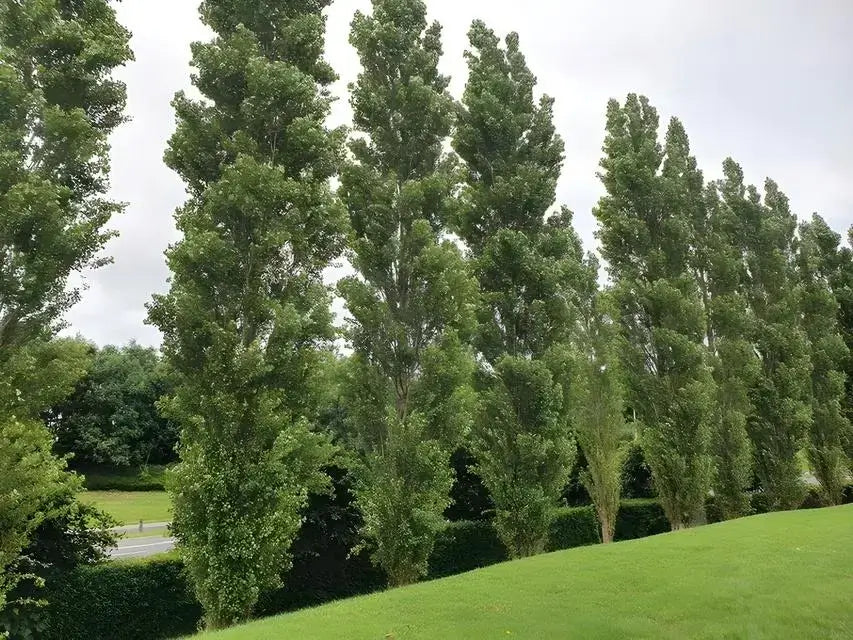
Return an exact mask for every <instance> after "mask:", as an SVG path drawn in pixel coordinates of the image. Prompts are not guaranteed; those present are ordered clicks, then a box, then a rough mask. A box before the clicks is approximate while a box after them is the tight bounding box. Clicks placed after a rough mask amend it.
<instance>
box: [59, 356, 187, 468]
mask: <svg viewBox="0 0 853 640" xmlns="http://www.w3.org/2000/svg"><path fill="white" fill-rule="evenodd" d="M91 350H92V352H93V353H92V363H91V365H90V367H89V370H88V372H87V373H86V376H85V377H84V378H83V379H82V380H81V381H80V382H79V383H78V384H77V388H76V389H75V390H74V393H72V394H71V395H70V396H68V397H67V398H65V399H64V400H63V401H62V402H60V403H59V404H57V405H55V406H53V407H51V409H50V410H49V411H48V412H47V414H46V419H47V422H48V428H49V429H50V430H51V432H52V433H53V434H54V437H55V438H56V442H55V444H54V450H55V451H57V452H58V453H59V454H62V455H65V454H73V458H72V463H71V464H72V465H74V466H75V467H80V466H88V465H99V464H107V465H113V466H117V467H125V466H139V465H146V464H149V463H150V464H165V463H168V462H172V461H173V460H174V459H175V456H176V452H175V446H176V444H177V439H178V433H177V426H176V425H175V424H174V423H173V422H171V421H170V420H167V419H166V418H164V417H163V416H161V415H160V412H159V410H158V409H157V406H156V403H157V401H158V400H159V399H160V397H161V396H163V395H166V394H167V393H168V392H170V391H171V382H170V381H169V379H168V377H167V374H166V370H165V367H164V366H163V365H162V364H161V362H160V355H159V353H158V352H157V351H156V350H155V349H152V348H150V347H142V346H139V345H137V344H135V343H130V344H128V345H127V346H125V347H113V346H106V347H104V348H103V349H98V348H96V347H91Z"/></svg>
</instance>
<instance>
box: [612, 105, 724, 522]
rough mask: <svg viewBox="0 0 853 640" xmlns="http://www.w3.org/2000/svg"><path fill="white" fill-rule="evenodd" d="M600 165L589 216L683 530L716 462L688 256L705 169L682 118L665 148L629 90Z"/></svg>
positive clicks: (638, 397)
mask: <svg viewBox="0 0 853 640" xmlns="http://www.w3.org/2000/svg"><path fill="white" fill-rule="evenodd" d="M601 168H602V173H601V174H600V176H601V180H602V182H603V183H604V186H605V188H606V190H607V195H606V196H604V197H603V198H602V199H601V200H600V201H599V204H598V206H597V207H596V209H595V216H596V218H597V219H598V221H599V230H598V236H599V238H600V239H601V245H602V255H603V257H604V258H605V259H606V260H607V263H608V266H609V272H610V276H611V278H612V279H613V286H614V295H615V297H616V299H617V300H618V303H619V306H620V313H621V321H622V325H623V329H624V332H625V336H626V338H627V341H628V344H629V348H628V349H627V350H626V369H627V374H628V378H629V387H630V394H629V404H630V406H631V407H632V408H633V409H634V411H635V412H636V416H637V419H638V421H639V422H640V424H641V426H642V439H643V448H644V450H645V453H646V457H647V459H648V462H649V466H650V467H651V470H652V475H653V477H654V482H655V486H656V488H657V491H658V493H659V495H660V498H661V503H662V505H663V508H664V511H665V512H666V515H667V518H668V519H669V521H670V524H671V525H672V527H673V529H680V528H683V527H687V526H690V525H691V524H693V523H694V522H695V521H696V520H697V518H700V517H701V515H702V512H703V508H704V502H705V497H706V496H707V494H708V490H709V489H710V480H711V469H712V465H711V455H710V435H711V434H710V431H711V424H710V418H711V415H712V408H713V397H714V381H713V379H712V378H711V376H710V373H709V370H708V367H707V366H706V363H705V347H704V344H703V338H704V315H703V309H702V303H701V299H700V296H699V292H698V287H697V283H696V280H695V278H694V275H693V273H692V272H691V264H690V259H691V256H690V247H691V245H692V242H693V237H692V226H693V221H692V218H693V216H694V215H695V212H694V209H695V208H696V207H699V206H701V200H702V193H703V188H702V175H701V173H700V172H699V170H698V169H697V168H696V161H695V159H694V158H693V157H692V156H691V155H690V149H689V144H688V141H687V135H686V134H685V132H684V128H683V126H682V125H681V123H680V122H679V121H678V120H677V119H674V118H673V119H672V120H671V121H670V125H669V128H668V130H667V133H666V142H665V145H664V146H663V147H661V145H660V144H659V142H658V114H657V111H656V110H655V109H654V107H652V106H651V105H650V104H649V102H648V100H647V99H646V98H645V97H638V96H637V95H635V94H630V95H629V96H628V98H627V100H626V102H625V105H624V106H622V105H620V104H619V103H618V102H617V101H615V100H612V101H611V102H610V103H609V104H608V107H607V136H606V138H605V141H604V158H603V159H602V161H601Z"/></svg>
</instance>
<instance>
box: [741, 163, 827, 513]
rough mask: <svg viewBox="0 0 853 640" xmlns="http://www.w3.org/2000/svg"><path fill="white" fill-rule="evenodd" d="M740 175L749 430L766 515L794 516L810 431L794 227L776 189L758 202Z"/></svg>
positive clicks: (768, 190)
mask: <svg viewBox="0 0 853 640" xmlns="http://www.w3.org/2000/svg"><path fill="white" fill-rule="evenodd" d="M727 164H728V163H727ZM733 169H734V168H733ZM738 172H739V169H734V170H733V171H732V172H730V173H731V175H732V176H733V177H734V178H735V180H734V183H733V184H732V189H731V195H730V200H731V202H730V205H731V206H732V207H735V208H736V209H737V211H738V212H739V213H738V215H739V217H740V224H741V228H742V233H741V234H740V235H741V238H742V242H743V249H744V253H745V257H746V267H747V277H746V281H745V283H744V292H745V297H746V300H747V302H748V304H749V309H750V313H751V315H752V316H753V323H752V335H751V336H750V341H751V342H752V343H753V345H754V349H755V351H756V352H757V353H758V357H759V359H760V361H761V368H760V373H759V375H758V378H757V380H756V381H755V383H754V384H753V385H752V387H751V388H750V400H751V402H752V405H753V407H754V410H753V411H752V413H751V414H750V417H749V419H748V421H747V429H748V432H749V436H750V439H751V440H752V447H753V451H754V456H755V471H756V475H757V476H758V479H759V481H760V483H761V486H762V488H763V489H764V491H765V492H766V494H767V495H768V498H769V500H770V505H771V508H773V509H795V508H797V507H798V506H799V505H800V504H801V502H802V500H803V498H804V497H805V486H804V484H803V481H802V469H801V468H800V462H799V458H798V455H799V453H800V451H801V450H802V449H803V447H804V446H805V444H806V434H807V432H808V428H809V425H810V424H811V400H810V386H811V385H810V380H811V378H810V376H811V362H810V359H809V341H808V337H807V336H806V334H805V331H804V330H803V325H802V320H801V309H802V286H801V285H800V284H799V283H798V282H797V274H796V269H795V263H794V257H795V256H794V242H795V237H794V236H795V232H796V228H797V220H796V217H795V216H794V215H793V214H792V213H791V211H790V208H789V206H788V199H787V198H786V197H785V195H784V194H783V193H782V192H781V191H779V187H778V186H777V185H776V183H775V182H773V181H772V180H767V181H766V183H765V188H764V201H763V202H762V199H761V196H760V194H759V193H758V190H757V189H756V188H755V187H752V186H750V187H747V188H744V187H743V186H742V184H741V185H739V186H738V185H737V184H736V183H737V180H739V179H740V178H739V177H738V176H737V174H738Z"/></svg>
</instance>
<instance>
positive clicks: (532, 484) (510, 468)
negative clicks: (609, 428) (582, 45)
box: [453, 21, 585, 557]
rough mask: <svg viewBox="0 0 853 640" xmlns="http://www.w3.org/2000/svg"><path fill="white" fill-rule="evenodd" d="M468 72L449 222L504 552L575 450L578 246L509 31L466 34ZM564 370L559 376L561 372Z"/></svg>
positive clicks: (544, 502)
mask: <svg viewBox="0 0 853 640" xmlns="http://www.w3.org/2000/svg"><path fill="white" fill-rule="evenodd" d="M468 36H469V40H470V47H471V48H470V50H469V51H468V52H467V53H466V58H467V59H468V67H469V71H470V73H469V78H468V83H467V86H466V87H465V93H464V95H463V100H462V107H461V108H460V112H459V118H458V124H457V130H456V133H455V135H454V138H453V147H454V149H455V150H456V151H457V153H459V155H460V157H461V158H462V159H463V160H464V161H465V169H466V171H465V176H466V186H465V188H464V189H463V191H462V194H461V201H460V206H459V210H458V212H457V215H456V218H455V220H456V228H457V231H458V233H459V235H460V237H461V238H462V240H464V241H465V243H466V244H467V245H468V247H469V249H470V252H471V262H472V266H473V268H474V270H475V272H476V275H477V277H478V280H479V289H480V302H479V305H478V309H477V316H478V320H479V323H478V324H479V328H478V331H477V333H476V336H475V339H474V346H475V348H476V350H477V352H478V354H479V356H480V357H479V360H480V363H481V367H480V371H479V373H478V388H479V391H480V397H479V405H480V410H479V412H478V416H477V418H476V420H475V423H474V427H473V430H472V435H471V439H470V445H469V446H470V448H471V451H472V453H473V454H474V455H475V457H476V459H477V463H476V467H475V470H476V471H477V473H478V474H479V475H480V476H481V477H482V479H483V482H484V484H485V485H486V487H487V488H488V489H489V491H490V493H491V496H492V499H493V500H494V503H495V512H496V513H495V526H496V527H497V530H498V533H499V535H500V537H501V539H502V540H503V542H504V544H505V545H506V546H507V549H508V550H509V552H510V554H511V555H512V556H514V557H519V556H528V555H532V554H535V553H538V552H540V551H541V550H542V549H543V548H544V545H545V542H546V538H547V534H548V526H549V522H550V518H551V514H552V512H553V510H554V507H555V506H556V505H557V504H558V501H559V497H560V493H561V491H562V489H563V487H564V486H565V484H566V481H567V478H568V475H569V473H570V471H571V468H572V465H573V463H574V459H575V443H574V439H573V437H572V433H571V428H570V417H569V412H568V393H567V391H568V389H567V388H566V383H567V381H568V379H569V375H568V374H566V366H565V365H566V364H567V363H568V361H569V360H570V358H569V357H568V356H567V352H568V344H569V339H570V337H571V336H572V333H573V330H574V323H575V320H576V309H575V301H574V299H573V298H574V296H575V292H574V290H573V286H574V284H575V282H576V281H577V280H578V279H581V278H582V274H584V273H585V272H584V269H583V268H582V264H581V263H582V259H583V253H582V250H581V246H580V241H579V239H578V237H577V236H576V235H575V233H574V231H573V229H572V226H571V214H570V213H569V212H568V211H567V210H563V211H562V212H560V213H557V214H555V215H552V216H550V217H548V215H547V214H548V210H549V208H550V207H551V206H552V205H553V204H554V199H555V189H556V184H557V179H558V178H559V176H560V170H561V166H562V162H563V141H562V139H561V138H560V137H559V136H558V135H557V134H556V132H555V129H554V124H553V111H552V110H553V100H552V99H551V98H549V97H547V96H544V97H542V98H541V99H540V100H539V101H538V102H537V101H535V100H534V95H533V92H534V88H535V85H536V79H535V77H534V76H533V74H532V73H531V72H530V69H529V68H528V67H527V63H526V61H525V59H524V56H523V54H522V53H521V51H520V50H519V39H518V35H517V34H510V35H509V36H508V37H507V38H506V41H505V43H504V44H502V43H501V42H500V40H499V39H498V37H497V36H496V35H495V34H494V32H492V31H491V30H490V29H488V28H487V27H486V25H485V24H483V23H482V22H479V21H475V22H474V23H473V25H472V26H471V29H470V31H469V33H468ZM564 374H565V375H564Z"/></svg>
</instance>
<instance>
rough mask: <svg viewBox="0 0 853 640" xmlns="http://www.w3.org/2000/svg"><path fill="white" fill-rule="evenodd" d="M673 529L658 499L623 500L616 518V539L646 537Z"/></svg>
mask: <svg viewBox="0 0 853 640" xmlns="http://www.w3.org/2000/svg"><path fill="white" fill-rule="evenodd" d="M670 529H671V527H670V525H669V520H667V519H666V515H665V514H664V512H663V507H661V506H660V503H658V501H657V500H650V499H644V500H623V501H622V505H621V506H620V507H619V515H618V516H617V518H616V536H615V539H616V540H633V539H635V538H645V537H646V536H654V535H657V534H659V533H666V532H667V531H669V530H670Z"/></svg>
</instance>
